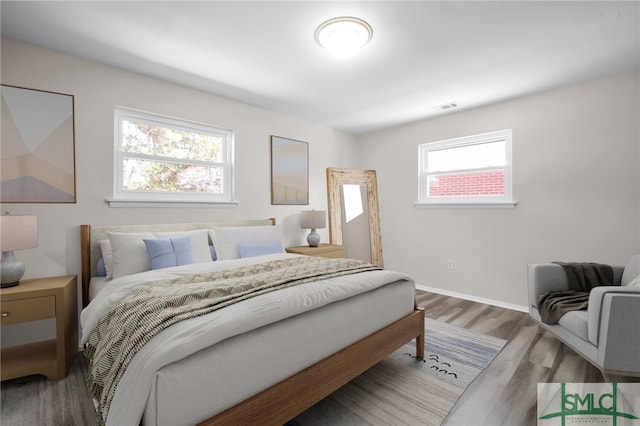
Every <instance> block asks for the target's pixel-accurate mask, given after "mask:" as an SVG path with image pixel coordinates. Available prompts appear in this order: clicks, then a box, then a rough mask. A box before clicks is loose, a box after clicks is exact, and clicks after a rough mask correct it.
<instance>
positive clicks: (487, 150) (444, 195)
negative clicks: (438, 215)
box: [418, 130, 514, 205]
mask: <svg viewBox="0 0 640 426" xmlns="http://www.w3.org/2000/svg"><path fill="white" fill-rule="evenodd" d="M418 149H419V162H420V164H419V183H418V188H419V195H418V204H423V205H443V204H447V205H450V204H471V205H480V204H487V205H489V204H505V205H513V204H514V203H513V199H512V186H511V130H503V131H499V132H493V133H485V134H482V135H475V136H467V137H463V138H457V139H449V140H445V141H439V142H432V143H425V144H422V145H420V146H419V147H418Z"/></svg>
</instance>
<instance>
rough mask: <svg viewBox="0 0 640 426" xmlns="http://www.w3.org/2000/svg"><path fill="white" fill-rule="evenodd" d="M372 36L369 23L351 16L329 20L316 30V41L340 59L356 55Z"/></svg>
mask: <svg viewBox="0 0 640 426" xmlns="http://www.w3.org/2000/svg"><path fill="white" fill-rule="evenodd" d="M372 35H373V30H372V29H371V26H370V25H369V24H368V23H366V22H365V21H363V20H362V19H358V18H353V17H350V16H341V17H338V18H333V19H329V20H328V21H325V22H323V23H322V24H320V26H318V28H317V29H316V41H317V42H318V43H319V44H320V45H321V46H322V47H325V48H326V49H328V50H329V52H331V53H332V54H333V55H335V56H337V57H339V58H347V57H349V56H353V55H355V54H356V53H357V52H358V50H360V48H361V47H362V46H364V45H365V44H367V43H368V42H369V40H371V36H372Z"/></svg>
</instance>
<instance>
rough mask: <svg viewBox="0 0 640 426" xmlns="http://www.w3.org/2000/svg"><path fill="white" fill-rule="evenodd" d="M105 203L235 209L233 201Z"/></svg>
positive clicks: (111, 204) (111, 202)
mask: <svg viewBox="0 0 640 426" xmlns="http://www.w3.org/2000/svg"><path fill="white" fill-rule="evenodd" d="M106 202H107V203H108V204H109V207H111V208H122V207H205V208H206V207H235V206H237V205H238V203H237V202H235V201H189V200H175V201H151V200H124V199H113V198H107V199H106Z"/></svg>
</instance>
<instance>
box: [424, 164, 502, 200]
mask: <svg viewBox="0 0 640 426" xmlns="http://www.w3.org/2000/svg"><path fill="white" fill-rule="evenodd" d="M504 179H505V176H504V170H493V171H489V172H470V173H453V174H442V175H433V176H430V177H429V197H448V196H470V195H471V196H482V195H489V196H495V195H504V193H505V187H504Z"/></svg>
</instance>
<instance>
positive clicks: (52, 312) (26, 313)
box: [0, 296, 56, 325]
mask: <svg viewBox="0 0 640 426" xmlns="http://www.w3.org/2000/svg"><path fill="white" fill-rule="evenodd" d="M0 308H1V311H2V313H1V314H0V325H9V324H19V323H22V322H27V321H37V320H41V319H46V318H54V317H55V316H56V298H55V297H54V296H45V297H32V298H29V299H19V300H9V301H6V302H5V301H3V302H2V305H0Z"/></svg>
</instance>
